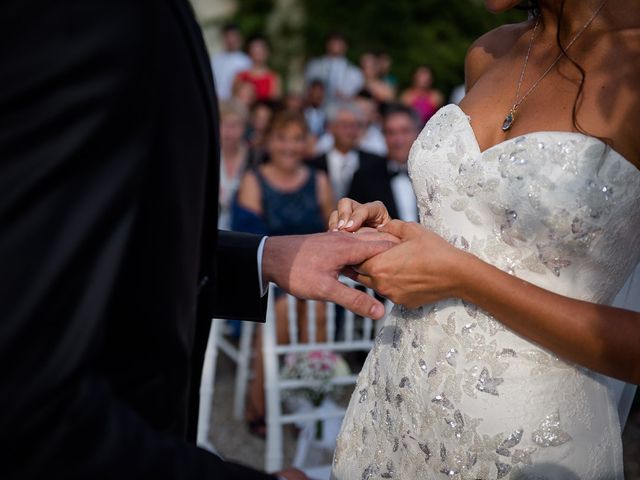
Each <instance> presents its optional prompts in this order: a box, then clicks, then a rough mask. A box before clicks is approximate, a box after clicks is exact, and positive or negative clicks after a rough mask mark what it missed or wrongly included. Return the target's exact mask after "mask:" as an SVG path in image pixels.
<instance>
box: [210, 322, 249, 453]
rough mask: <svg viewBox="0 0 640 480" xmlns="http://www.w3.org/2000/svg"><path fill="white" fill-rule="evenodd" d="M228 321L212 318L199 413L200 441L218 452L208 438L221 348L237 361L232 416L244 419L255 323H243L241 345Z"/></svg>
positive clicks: (212, 450)
mask: <svg viewBox="0 0 640 480" xmlns="http://www.w3.org/2000/svg"><path fill="white" fill-rule="evenodd" d="M226 327H227V322H226V320H223V319H219V318H214V319H212V320H211V330H210V331H209V340H208V342H207V349H206V352H205V357H204V365H203V367H202V380H201V382H200V407H199V412H198V434H197V444H198V446H199V447H202V448H204V449H206V450H209V451H211V452H214V453H215V452H216V451H215V448H214V446H213V444H212V443H211V441H210V440H209V435H210V429H211V408H212V402H213V393H214V386H215V375H216V365H217V360H218V350H221V351H222V352H223V353H224V354H225V355H227V356H228V357H229V358H230V359H231V360H232V361H233V362H235V364H236V375H235V386H234V394H233V417H234V418H235V419H236V420H241V419H242V416H243V413H244V406H245V399H246V394H247V384H248V382H249V367H250V363H251V340H252V338H253V332H254V329H255V324H254V323H253V322H242V326H241V329H240V340H239V342H238V345H237V346H236V345H235V342H233V341H231V339H230V335H229V334H228V329H227V328H226Z"/></svg>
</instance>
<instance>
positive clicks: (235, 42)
mask: <svg viewBox="0 0 640 480" xmlns="http://www.w3.org/2000/svg"><path fill="white" fill-rule="evenodd" d="M222 42H223V44H224V51H222V52H220V53H217V54H216V55H214V56H213V57H212V58H211V66H212V67H213V77H214V79H215V82H216V90H217V92H218V98H219V100H220V101H223V100H228V99H230V98H231V97H232V93H233V81H234V80H235V78H236V75H238V73H240V72H242V71H244V70H248V69H249V68H251V65H252V62H251V59H250V58H249V57H248V56H247V54H245V53H244V52H243V51H242V50H241V49H242V33H241V32H240V29H239V28H238V26H237V25H235V24H233V23H228V24H226V25H225V26H224V27H222Z"/></svg>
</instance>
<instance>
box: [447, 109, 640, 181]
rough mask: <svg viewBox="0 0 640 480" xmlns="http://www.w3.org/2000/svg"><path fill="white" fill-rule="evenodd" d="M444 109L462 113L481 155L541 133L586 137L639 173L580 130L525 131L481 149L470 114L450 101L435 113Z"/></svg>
mask: <svg viewBox="0 0 640 480" xmlns="http://www.w3.org/2000/svg"><path fill="white" fill-rule="evenodd" d="M446 109H454V110H458V111H459V112H460V113H461V114H462V116H463V117H464V118H465V119H466V126H467V128H468V129H469V133H470V134H471V136H472V137H473V140H474V143H475V146H476V149H477V151H478V154H479V155H481V156H484V155H485V154H487V153H488V152H491V151H493V150H495V149H498V148H502V147H504V146H505V145H507V144H509V143H512V142H516V141H517V140H519V139H522V138H525V137H532V136H542V135H557V136H560V135H562V136H577V137H579V138H587V139H590V140H594V141H595V142H597V143H599V144H601V145H603V146H604V147H606V148H607V149H608V150H609V152H610V153H611V154H612V155H613V156H614V157H617V158H618V159H620V160H623V162H624V164H625V165H627V166H628V167H631V169H633V171H634V172H635V173H636V174H637V175H640V168H638V167H637V166H636V165H635V164H634V163H633V162H631V161H630V160H629V159H628V158H626V157H625V156H624V155H622V154H621V153H620V152H618V151H617V150H616V149H614V148H613V147H611V146H610V145H608V144H607V143H605V142H603V141H602V140H600V139H599V138H597V137H592V136H590V135H585V134H584V133H581V132H569V131H566V130H534V131H532V132H527V133H523V134H521V135H516V136H515V137H511V138H507V139H506V140H503V141H502V142H498V143H496V144H494V145H491V146H490V147H488V148H486V149H484V150H481V149H480V142H479V141H478V136H477V135H476V132H475V130H474V129H473V126H472V125H471V116H470V115H467V113H466V112H465V111H464V110H463V109H462V108H460V106H459V105H457V104H455V103H450V104H448V105H445V106H444V107H442V108H441V109H440V110H438V112H436V115H439V114H441V113H442V112H444V111H446Z"/></svg>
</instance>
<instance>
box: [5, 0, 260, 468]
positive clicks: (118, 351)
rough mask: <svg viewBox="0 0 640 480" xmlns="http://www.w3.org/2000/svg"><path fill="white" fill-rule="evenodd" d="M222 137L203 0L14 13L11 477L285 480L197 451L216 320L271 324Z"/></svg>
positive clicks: (9, 128)
mask: <svg viewBox="0 0 640 480" xmlns="http://www.w3.org/2000/svg"><path fill="white" fill-rule="evenodd" d="M217 129H218V125H217V112H216V99H215V93H214V90H213V83H212V78H211V72H210V67H209V61H208V57H207V53H206V51H205V47H204V45H203V42H202V38H201V34H200V30H199V28H198V26H197V24H196V22H195V20H194V17H193V14H192V12H191V10H190V7H189V5H188V2H187V0H59V1H55V2H54V1H45V0H3V1H2V2H1V3H0V478H2V479H4V480H6V479H14V478H16V479H32V478H33V479H43V478H64V479H82V480H89V479H92V480H94V479H103V478H104V479H107V478H108V479H119V480H122V479H129V478H131V479H134V478H135V479H147V478H149V479H155V480H160V479H183V478H184V479H187V478H189V479H204V478H211V479H213V478H222V479H226V478H272V477H270V476H266V475H263V474H260V473H257V472H253V471H251V470H249V469H245V468H243V467H239V466H235V465H231V464H226V463H224V462H222V461H221V460H220V459H218V458H217V457H215V456H214V455H211V454H209V453H208V452H205V451H203V450H200V449H197V448H196V447H195V446H194V445H193V444H191V443H188V442H187V441H186V440H185V438H186V437H187V434H188V433H190V434H191V437H193V432H194V428H193V426H194V422H193V419H194V418H195V415H197V400H196V397H195V396H194V395H191V397H189V395H188V392H189V391H191V393H192V394H193V393H194V392H197V386H198V381H199V376H200V371H201V362H202V353H203V350H204V346H205V343H206V340H207V335H206V329H207V328H208V326H209V322H210V319H211V317H212V316H214V315H215V316H217V317H229V316H232V317H233V318H241V319H246V320H258V321H259V320H262V318H263V313H264V304H263V302H262V300H260V296H259V292H258V290H259V289H258V279H257V265H256V263H257V262H256V248H257V243H258V242H259V238H255V237H250V236H238V235H232V234H225V235H220V236H219V238H216V237H217V236H218V235H217V231H216V227H215V226H216V217H217V183H218V163H217V162H218V134H217ZM196 318H197V319H198V320H199V322H196ZM189 426H191V428H190V427H189ZM189 429H190V432H188V430H189Z"/></svg>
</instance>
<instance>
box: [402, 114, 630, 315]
mask: <svg viewBox="0 0 640 480" xmlns="http://www.w3.org/2000/svg"><path fill="white" fill-rule="evenodd" d="M409 165H410V172H411V175H412V181H413V185H414V189H415V190H416V196H417V198H418V201H419V206H420V218H421V223H423V224H424V225H425V226H426V227H427V228H430V229H432V230H434V231H435V232H436V233H438V234H440V235H441V236H443V237H444V238H446V239H447V240H449V241H450V242H452V243H454V244H455V245H456V246H458V247H460V248H464V249H466V250H469V251H471V252H472V253H474V254H475V255H477V256H479V257H480V258H482V259H483V260H485V261H487V262H489V263H491V264H493V265H496V266H498V267H499V268H501V269H503V270H505V271H508V272H509V273H511V274H513V275H516V276H518V277H520V278H523V279H526V280H528V281H530V282H532V283H534V284H536V285H539V286H541V287H543V288H547V289H549V290H553V291H555V292H557V293H560V294H563V295H567V296H571V297H574V298H579V299H582V300H587V301H592V302H597V303H609V302H611V301H612V300H613V298H614V296H615V294H616V293H617V292H618V291H619V290H620V288H621V287H622V285H623V284H624V281H625V280H626V279H627V277H628V276H629V274H630V272H631V271H632V269H633V268H634V267H635V265H636V264H637V263H638V261H639V259H640V248H639V247H640V170H638V169H637V168H636V167H635V166H634V165H633V164H631V163H630V162H628V161H627V160H626V159H625V158H624V157H622V156H621V155H620V154H619V153H617V152H616V151H615V150H613V149H611V148H610V147H608V146H607V145H606V144H604V143H603V142H602V141H600V140H599V139H597V138H594V137H589V136H587V135H583V134H581V133H577V132H549V131H543V132H533V133H529V134H526V135H521V136H518V137H515V138H511V139H509V140H506V141H504V142H501V143H499V144H497V145H495V146H493V147H491V148H489V149H487V150H485V151H484V152H481V151H480V149H479V146H478V142H477V140H476V137H475V134H474V132H473V129H472V128H471V124H470V123H469V119H468V118H467V116H466V115H465V114H464V112H463V111H462V110H461V109H460V107H458V106H457V105H447V106H446V107H443V108H442V109H441V110H440V111H439V112H438V113H437V114H436V115H435V116H434V117H433V118H432V120H431V121H430V122H429V124H428V125H427V126H426V127H425V128H424V130H423V131H422V132H421V133H420V135H419V137H418V139H417V140H416V142H415V143H414V146H413V148H412V150H411V154H410V158H409Z"/></svg>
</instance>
